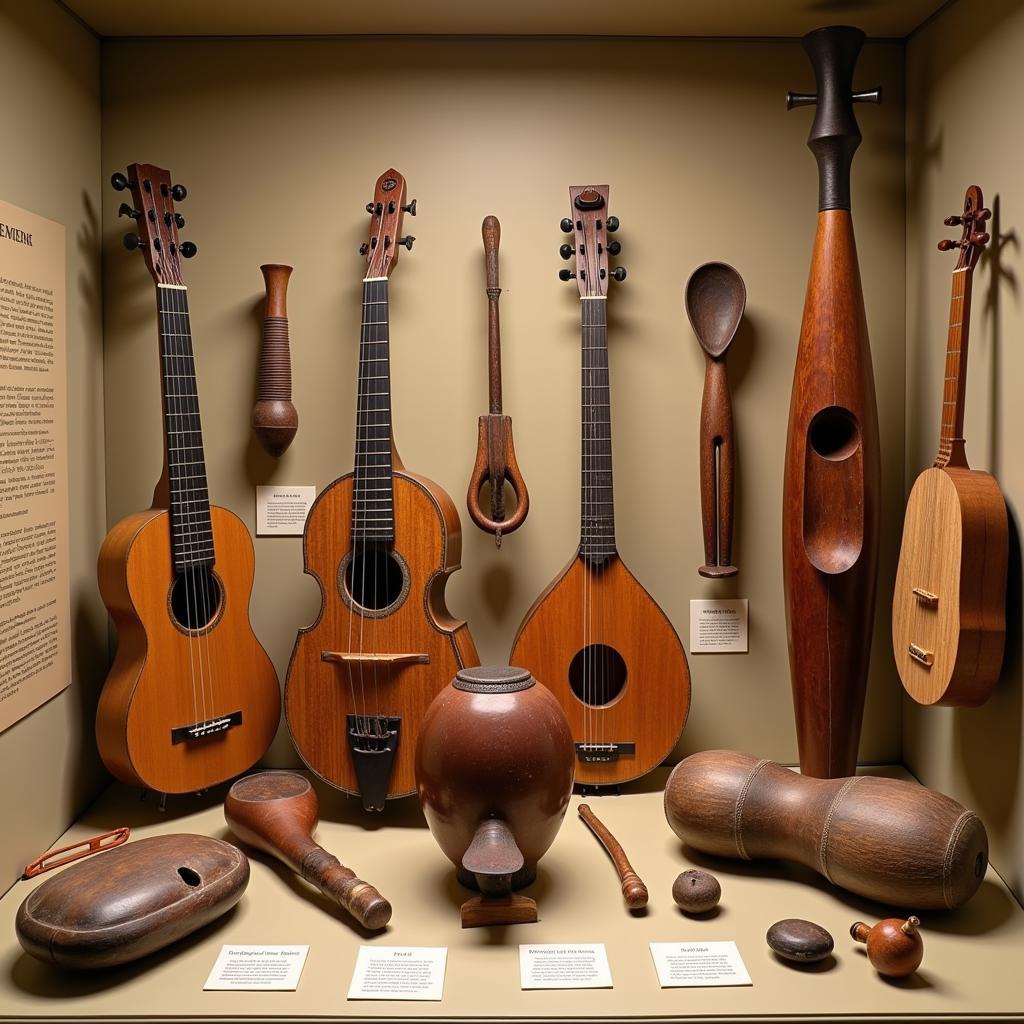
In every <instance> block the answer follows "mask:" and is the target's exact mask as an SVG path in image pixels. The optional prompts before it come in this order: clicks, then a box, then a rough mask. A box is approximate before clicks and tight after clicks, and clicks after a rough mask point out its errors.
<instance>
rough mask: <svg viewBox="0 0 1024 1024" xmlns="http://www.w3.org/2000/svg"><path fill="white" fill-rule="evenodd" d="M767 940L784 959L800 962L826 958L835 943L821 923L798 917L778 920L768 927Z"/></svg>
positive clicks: (809, 962)
mask: <svg viewBox="0 0 1024 1024" xmlns="http://www.w3.org/2000/svg"><path fill="white" fill-rule="evenodd" d="M765 940H766V941H767V943H768V945H769V946H770V947H771V948H772V949H773V950H774V951H775V952H776V953H778V954H779V956H781V957H782V958H783V959H784V960H793V961H795V962H796V963H800V964H812V963H816V962H817V961H818V960H824V959H825V958H826V957H827V956H829V955H830V954H831V952H832V948H833V946H834V945H835V943H834V942H833V941H832V936H831V935H829V933H828V932H827V931H825V929H824V928H822V927H821V925H818V924H814V922H813V921H801V920H800V919H799V918H796V917H787V918H786V919H785V920H784V921H776V922H775V924H773V925H772V926H771V928H769V929H768V934H767V935H766V936H765Z"/></svg>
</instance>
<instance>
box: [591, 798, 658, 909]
mask: <svg viewBox="0 0 1024 1024" xmlns="http://www.w3.org/2000/svg"><path fill="white" fill-rule="evenodd" d="M579 810H580V817H581V818H582V819H583V821H584V822H585V823H586V825H587V827H588V828H589V829H590V831H591V832H593V833H594V835H595V836H597V838H598V839H599V840H600V841H601V845H602V846H603V847H604V848H605V849H606V850H607V851H608V856H609V857H611V859H612V863H613V864H614V865H615V870H616V871H617V872H618V875H619V881H620V882H621V883H622V898H623V899H624V900H625V901H626V906H627V907H629V909H630V910H639V909H640V908H641V907H646V906H647V899H648V893H647V886H646V885H644V883H643V881H642V880H641V878H640V876H639V875H638V874H637V873H636V872H635V871H634V870H633V865H632V864H630V863H629V858H628V857H627V856H626V851H625V850H623V848H622V845H621V844H620V843H619V841H618V840H617V839H616V838H615V836H613V835H612V834H611V832H609V831H608V828H607V826H605V825H604V823H603V822H602V821H601V820H600V818H598V817H597V815H596V814H594V812H593V811H592V810H591V809H590V806H589V804H580V808H579Z"/></svg>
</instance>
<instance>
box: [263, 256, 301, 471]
mask: <svg viewBox="0 0 1024 1024" xmlns="http://www.w3.org/2000/svg"><path fill="white" fill-rule="evenodd" d="M260 270H261V271H262V273H263V280H264V282H265V285H266V292H267V304H266V309H265V311H264V315H263V340H262V343H261V345H260V363H259V377H258V380H257V384H256V404H255V406H253V411H252V427H253V432H254V433H255V434H256V437H257V439H258V440H259V442H260V444H261V445H262V446H263V448H264V450H265V451H266V452H267V454H268V455H272V456H274V458H279V457H280V456H281V455H283V454H284V452H285V450H286V449H287V448H288V446H289V445H290V444H291V443H292V438H294V437H295V432H296V430H297V429H298V426H299V416H298V413H297V412H296V410H295V406H294V405H293V404H292V364H291V348H290V344H289V338H288V302H287V296H288V279H289V278H290V277H291V273H292V268H291V267H289V266H286V265H285V264H282V263H265V264H263V266H261V267H260Z"/></svg>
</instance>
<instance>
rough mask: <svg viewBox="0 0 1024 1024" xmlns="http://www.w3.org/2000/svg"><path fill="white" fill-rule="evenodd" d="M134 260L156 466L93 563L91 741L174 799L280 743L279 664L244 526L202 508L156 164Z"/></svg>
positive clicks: (184, 339)
mask: <svg viewBox="0 0 1024 1024" xmlns="http://www.w3.org/2000/svg"><path fill="white" fill-rule="evenodd" d="M111 180H112V183H113V185H114V188H115V189H117V190H118V191H124V190H125V189H129V190H130V192H131V198H132V205H131V206H129V205H128V204H127V203H122V204H121V210H120V213H121V214H122V215H124V216H128V217H131V218H134V220H135V222H136V224H137V225H138V228H137V232H138V233H137V234H136V233H131V234H128V235H125V245H126V246H127V247H128V248H129V249H133V250H138V251H140V252H141V253H142V255H143V258H144V259H145V261H146V267H147V268H148V269H149V272H150V274H151V275H152V277H153V280H154V282H155V283H156V294H157V317H158V334H159V341H160V371H161V376H160V380H161V390H162V397H163V401H162V405H163V434H164V468H163V473H162V475H161V477H160V481H159V482H158V483H157V486H156V491H155V493H154V495H153V504H152V507H151V508H149V509H147V510H146V511H145V512H138V513H136V514H134V515H130V516H128V517H127V518H125V519H122V520H121V522H119V523H118V524H117V525H116V526H115V527H114V528H113V529H112V530H111V531H110V533H109V534H108V535H107V538H106V540H105V541H104V542H103V546H102V548H101V549H100V556H99V585H100V593H101V594H102V596H103V601H104V603H105V604H106V606H107V609H108V610H109V612H110V614H111V616H112V617H113V620H114V624H115V626H116V627H117V637H118V644H117V654H116V656H115V658H114V662H113V665H112V666H111V668H110V674H109V675H108V676H107V681H106V684H105V685H104V687H103V692H102V693H101V695H100V701H99V708H98V711H97V717H96V741H97V744H98V745H99V751H100V755H101V756H102V758H103V761H104V763H105V764H106V766H107V767H108V768H109V769H110V771H111V772H112V773H113V774H114V775H115V776H116V777H117V778H119V779H120V780H121V781H123V782H127V783H129V784H132V785H136V786H144V787H146V788H148V789H152V790H156V791H158V792H162V793H183V792H190V791H195V790H200V789H205V788H206V787H208V786H212V785H215V784H216V783H218V782H224V781H225V780H227V779H231V778H234V777H235V776H236V775H240V774H241V773H242V772H244V771H246V770H247V769H248V768H251V767H252V765H253V764H255V763H256V761H258V760H259V759H260V758H261V757H262V756H263V754H264V753H265V752H266V750H267V748H268V747H269V746H270V742H271V740H273V738H274V734H275V732H276V731H277V726H278V722H279V721H280V717H281V694H280V686H279V684H278V680H277V674H276V673H275V671H274V666H273V665H272V664H271V661H270V658H269V657H268V656H267V653H266V651H264V649H263V647H262V646H261V645H260V642H259V641H258V640H257V639H256V636H255V634H254V633H253V631H252V627H251V625H250V624H249V598H250V595H251V593H252V584H253V573H254V568H255V556H254V552H253V545H252V538H251V537H250V536H249V531H248V530H247V529H246V527H245V525H244V524H243V522H242V521H241V519H239V518H238V517H237V516H236V515H235V514H234V513H232V512H229V511H228V510H227V509H226V508H220V507H218V506H216V505H211V504H210V495H209V490H208V488H207V479H206V462H205V458H204V455H203V435H202V430H201V424H200V418H199V398H198V392H197V387H196V367H195V359H194V357H193V351H192V333H191V327H190V322H189V311H188V291H187V289H186V288H185V285H184V284H183V283H182V277H181V259H180V258H181V257H186V258H187V257H190V256H193V255H195V251H196V247H195V245H193V243H191V242H179V240H178V229H179V228H180V227H182V226H183V225H184V223H185V221H184V219H183V218H182V216H181V214H180V213H177V212H176V211H175V209H174V204H175V201H179V202H180V201H181V200H182V199H184V198H185V195H186V192H185V188H184V186H182V185H172V184H171V178H170V174H169V173H168V172H167V171H166V170H163V169H162V168H160V167H154V166H152V165H151V164H132V165H131V166H130V167H129V168H128V175H127V177H126V176H125V175H123V174H120V173H118V174H115V175H114V176H113V178H112V179H111Z"/></svg>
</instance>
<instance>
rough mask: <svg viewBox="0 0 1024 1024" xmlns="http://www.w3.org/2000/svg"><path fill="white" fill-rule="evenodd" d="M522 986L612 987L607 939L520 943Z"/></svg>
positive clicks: (520, 979) (520, 985) (520, 976)
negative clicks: (578, 941)
mask: <svg viewBox="0 0 1024 1024" xmlns="http://www.w3.org/2000/svg"><path fill="white" fill-rule="evenodd" d="M519 987H520V988H524V989H527V988H611V987H612V972H611V968H610V967H609V966H608V954H607V953H606V952H605V948H604V943H603V942H598V943H594V944H593V945H580V944H578V943H570V944H561V943H554V942H542V943H534V944H532V945H521V946H520V947H519Z"/></svg>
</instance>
